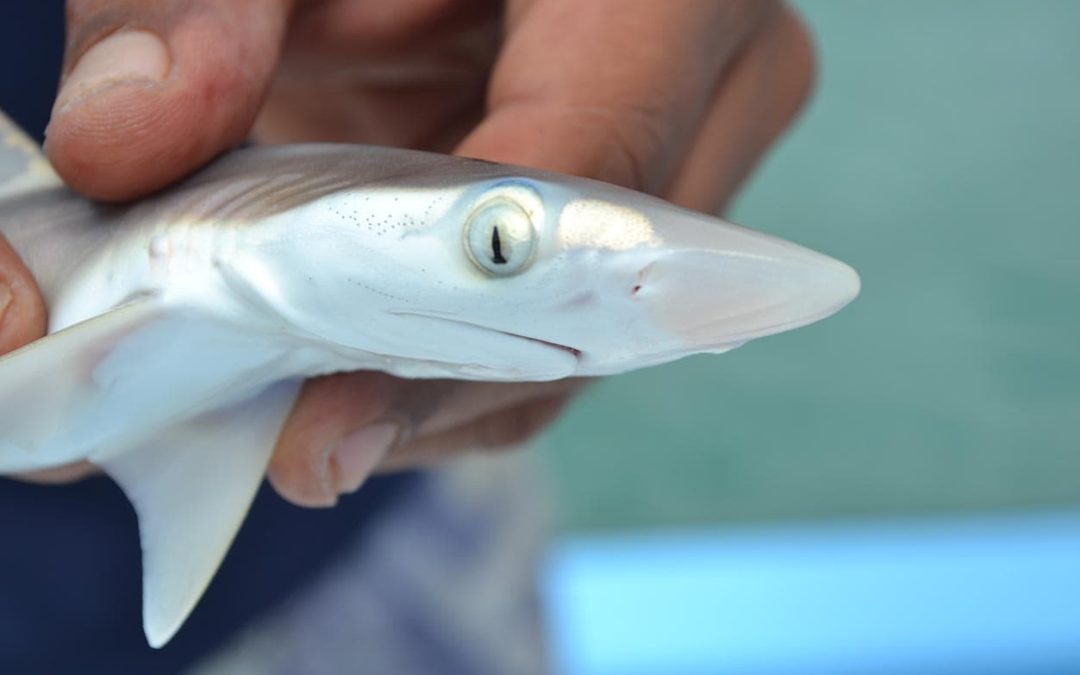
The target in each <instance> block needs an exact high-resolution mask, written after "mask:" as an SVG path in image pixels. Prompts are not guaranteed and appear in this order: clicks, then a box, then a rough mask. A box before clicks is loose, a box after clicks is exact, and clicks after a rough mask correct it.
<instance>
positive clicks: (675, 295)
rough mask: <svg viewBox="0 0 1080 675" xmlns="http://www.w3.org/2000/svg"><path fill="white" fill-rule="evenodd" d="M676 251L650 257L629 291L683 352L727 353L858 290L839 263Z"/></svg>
mask: <svg viewBox="0 0 1080 675" xmlns="http://www.w3.org/2000/svg"><path fill="white" fill-rule="evenodd" d="M819 257H820V260H816V261H811V260H807V259H804V258H798V259H769V258H757V257H752V256H740V255H730V254H729V255H725V254H718V253H710V252H700V251H681V252H677V253H672V254H670V255H667V256H664V257H662V258H659V259H657V260H656V261H654V262H653V263H651V264H650V265H648V266H647V267H646V268H644V269H643V270H642V271H641V273H640V274H639V279H638V281H637V282H636V283H635V284H634V285H633V286H632V288H631V291H630V292H631V293H632V295H633V296H634V298H635V300H636V301H638V302H640V303H642V304H643V305H644V306H645V308H646V309H647V311H648V313H649V314H650V315H651V316H652V318H653V320H654V322H655V323H656V325H657V326H658V327H659V328H661V329H662V330H664V331H666V332H669V333H672V334H674V335H676V336H678V337H679V338H680V339H681V340H682V341H683V342H684V343H685V346H686V347H687V348H689V349H698V350H708V349H709V348H717V349H728V348H731V347H732V346H735V345H738V344H741V343H743V342H746V341H747V340H751V339H754V338H758V337H762V336H765V335H771V334H773V333H779V332H782V331H786V330H790V329H792V328H797V327H799V326H804V325H806V324H809V323H812V322H814V321H817V320H819V319H823V318H825V317H827V316H829V315H830V314H832V313H834V312H836V311H838V310H839V309H840V308H841V307H843V306H844V305H846V304H847V303H849V302H850V301H851V300H852V299H853V298H854V297H855V296H856V295H857V294H858V291H859V278H858V275H856V274H855V271H854V270H852V269H851V268H850V267H848V266H847V265H845V264H844V263H841V262H839V261H836V260H833V259H832V258H827V257H825V256H819Z"/></svg>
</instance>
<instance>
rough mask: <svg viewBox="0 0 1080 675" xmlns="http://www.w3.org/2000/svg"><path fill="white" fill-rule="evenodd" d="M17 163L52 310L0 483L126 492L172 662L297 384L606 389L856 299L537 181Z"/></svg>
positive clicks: (380, 151)
mask: <svg viewBox="0 0 1080 675" xmlns="http://www.w3.org/2000/svg"><path fill="white" fill-rule="evenodd" d="M0 146H2V147H0V232H3V234H4V235H5V236H6V237H7V238H8V240H9V241H10V242H11V244H12V245H13V246H14V247H15V249H16V251H17V252H18V253H19V254H20V255H21V256H22V258H23V260H24V261H25V262H26V264H27V266H28V267H29V269H30V270H31V271H32V272H33V274H34V276H35V278H36V279H37V281H38V284H39V286H40V288H41V291H42V293H43V294H44V296H45V299H46V302H47V304H48V307H49V311H50V313H49V333H50V334H49V336H48V337H46V338H43V339H41V340H38V341H36V342H34V343H32V344H30V345H28V346H26V347H23V348H22V349H19V350H17V351H15V352H13V353H11V354H9V355H7V356H5V357H3V358H0V473H12V472H23V471H30V470H35V469H43V468H48V467H53V466H57V465H61V464H65V463H68V462H73V461H76V460H89V461H90V462H93V463H94V464H96V465H98V466H100V467H101V468H102V469H103V470H104V471H106V472H107V473H108V474H109V475H110V476H112V477H113V478H114V479H115V480H116V481H117V482H118V483H119V484H120V486H121V487H122V488H123V490H124V492H125V493H126V494H127V496H128V497H129V499H130V500H131V501H132V503H133V504H134V506H135V509H136V512H137V513H138V517H139V530H140V536H141V539H142V547H143V570H144V579H143V616H144V628H145V631H146V636H147V639H148V641H149V643H150V644H151V645H153V646H155V647H157V646H161V645H163V644H164V643H165V642H167V641H168V640H169V639H170V638H171V637H172V635H173V634H174V633H175V632H176V631H177V630H178V629H179V627H180V625H181V624H182V623H183V621H184V619H185V618H186V617H187V615H188V614H189V613H190V611H191V610H192V608H193V607H194V606H195V603H196V602H197V601H198V599H199V597H200V596H201V594H202V593H203V591H204V589H205V588H206V586H207V584H208V583H209V581H210V579H211V577H212V576H213V574H214V572H215V571H216V569H217V567H218V565H219V564H220V562H221V559H222V558H223V556H224V554H225V551H226V550H227V548H228V546H229V544H230V543H231V541H232V539H233V536H234V535H235V533H236V531H237V529H238V528H239V526H240V523H241V521H242V520H243V518H244V515H245V514H246V512H247V510H248V508H249V506H250V503H251V500H252V498H253V496H254V493H255V491H256V488H257V487H258V484H259V482H260V480H261V479H262V477H263V474H264V472H265V469H266V465H267V462H268V461H269V456H270V453H271V451H272V449H273V447H274V442H275V439H276V437H277V435H278V432H279V431H280V428H281V426H282V423H283V421H284V419H285V416H286V415H287V413H288V411H289V409H290V406H291V405H292V403H293V402H294V400H295V397H296V394H297V391H298V387H299V385H300V383H301V382H302V380H303V379H304V378H308V377H312V376H317V375H323V374H327V373H335V372H342V371H355V370H381V371H386V372H388V373H392V374H394V375H398V376H401V377H409V378H459V379H479V380H502V381H539V380H553V379H558V378H564V377H570V376H575V377H576V376H597V375H608V374H612V373H619V372H624V371H627V370H632V369H635V368H641V367H644V366H651V365H655V364H660V363H664V362H668V361H672V360H675V359H678V358H681V357H683V356H687V355H689V354H695V353H700V352H712V353H720V352H725V351H728V350H730V349H732V348H734V347H737V346H738V345H740V344H742V343H744V342H746V341H747V340H751V339H753V338H757V337H761V336H764V335H769V334H773V333H778V332H780V331H785V330H788V329H791V328H795V327H798V326H802V325H805V324H808V323H811V322H813V321H816V320H818V319H821V318H823V317H826V316H828V315H830V314H832V313H833V312H835V311H837V310H838V309H840V308H841V307H842V306H843V305H845V304H846V303H848V302H849V301H851V300H852V299H853V298H854V297H855V295H856V294H857V293H858V290H859V280H858V277H857V275H856V274H855V272H854V271H853V270H852V269H851V268H850V267H848V266H847V265H844V264H843V263H840V262H838V261H836V260H833V259H831V258H828V257H826V256H823V255H821V254H818V253H815V252H813V251H810V250H807V249H805V248H802V247H800V246H797V245H795V244H791V243H788V242H785V241H781V240H779V239H776V238H773V237H770V236H767V235H765V234H761V233H757V232H753V231H751V230H747V229H743V228H740V227H737V226H734V225H730V224H728V223H725V222H723V221H720V220H718V219H716V218H713V217H710V216H706V215H703V214H700V213H695V212H692V211H688V210H685V209H682V208H678V207H676V206H674V205H672V204H669V203H667V202H664V201H662V200H659V199H656V198H653V197H649V196H647V195H644V194H640V193H637V192H633V191H630V190H625V189H621V188H618V187H614V186H611V185H607V184H604V183H599V182H596V181H591V180H586V179H581V178H572V177H567V176H562V175H557V174H552V173H546V172H541V171H535V170H532V169H525V168H520V167H511V166H504V165H498V164H492V163H489V162H482V161H476V160H469V159H463V158H460V157H452V156H445V155H436V154H427V153H421V152H413V151H406V150H397V149H388V148H378V147H366V146H350V145H295V146H279V147H254V148H249V149H245V150H240V151H236V152H233V153H231V154H228V155H226V156H224V157H222V158H221V159H219V160H218V161H216V162H215V163H213V164H212V165H211V166H209V167H207V168H206V169H204V170H203V171H201V172H199V173H197V174H195V175H194V176H192V177H191V178H189V179H187V180H186V181H184V182H182V183H180V184H179V185H177V186H175V187H173V188H171V189H169V190H166V191H163V192H160V193H158V194H156V195H153V196H151V197H149V198H146V199H144V200H142V201H138V202H134V203H131V204H127V205H123V206H116V205H103V204H97V203H93V202H90V201H87V200H84V199H82V198H80V197H79V196H78V195H76V194H74V193H73V192H71V191H70V190H68V189H67V188H65V187H64V186H63V185H62V183H61V181H60V180H59V178H58V177H57V176H56V175H55V174H54V173H53V171H52V169H51V168H50V166H49V164H48V162H47V161H46V160H45V158H44V157H43V156H42V155H41V154H40V151H39V149H38V148H37V147H36V145H35V144H34V143H33V142H32V141H30V140H29V139H27V138H26V137H25V136H24V135H23V134H22V133H21V132H20V131H19V130H18V129H17V128H16V127H15V126H14V125H12V124H11V123H10V121H8V120H7V119H6V118H3V117H2V115H0ZM0 536H2V533H0Z"/></svg>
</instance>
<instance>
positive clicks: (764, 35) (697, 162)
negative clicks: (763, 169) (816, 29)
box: [665, 7, 814, 213]
mask: <svg viewBox="0 0 1080 675" xmlns="http://www.w3.org/2000/svg"><path fill="white" fill-rule="evenodd" d="M813 79H814V49H813V43H812V40H811V37H810V34H809V32H808V31H807V29H806V27H805V26H804V25H803V23H802V22H801V21H800V20H799V18H798V16H797V15H796V14H795V13H794V12H793V11H791V10H790V8H787V7H783V8H781V9H780V10H779V11H777V12H775V13H774V14H773V15H771V16H770V17H769V18H768V19H767V20H766V21H764V22H763V23H762V25H761V27H760V28H759V29H758V30H757V32H756V33H755V34H754V36H753V38H752V39H751V40H750V41H749V42H748V43H747V45H746V47H745V48H744V49H743V51H742V52H741V53H740V54H739V56H738V57H737V58H736V59H735V61H734V62H733V63H732V66H731V68H730V69H728V70H727V71H726V72H725V73H724V75H723V77H722V80H721V83H720V85H719V86H718V88H717V90H716V93H715V95H714V98H713V101H712V103H711V104H710V109H709V111H708V112H707V113H706V115H705V118H704V122H703V123H702V126H701V129H700V131H699V132H698V134H697V137H696V139H695V140H694V143H693V144H692V149H691V151H690V153H689V156H688V157H687V158H686V159H685V161H684V162H683V164H682V166H681V167H680V168H679V171H678V173H677V174H676V176H675V179H674V180H673V182H672V185H671V187H670V188H669V189H668V190H667V191H666V194H665V197H667V198H668V199H669V200H671V201H673V202H676V203H678V204H681V205H683V206H687V207H689V208H692V209H697V210H700V211H706V212H711V213H715V212H718V211H720V210H721V209H722V208H723V206H724V205H725V204H726V203H727V202H728V201H729V200H730V199H731V197H732V196H733V195H734V194H735V192H736V191H737V190H738V188H739V186H740V185H741V184H742V182H743V180H745V179H746V177H747V176H748V175H749V174H750V172H751V170H753V168H754V166H755V165H756V164H757V162H758V160H759V159H760V158H761V157H762V156H763V155H764V154H765V152H766V150H767V149H768V147H769V146H770V145H771V144H772V143H773V142H775V141H776V139H777V138H778V137H779V136H780V135H781V134H782V133H783V131H784V130H785V129H786V128H787V127H788V125H790V124H791V122H792V120H793V119H794V118H795V116H796V115H797V114H798V112H799V111H800V110H801V109H802V107H803V105H804V104H805V102H806V100H807V98H808V97H809V95H810V90H811V86H812V84H813Z"/></svg>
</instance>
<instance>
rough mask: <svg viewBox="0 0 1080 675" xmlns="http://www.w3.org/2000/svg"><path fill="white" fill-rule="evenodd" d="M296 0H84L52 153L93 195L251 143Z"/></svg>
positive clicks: (155, 182)
mask: <svg viewBox="0 0 1080 675" xmlns="http://www.w3.org/2000/svg"><path fill="white" fill-rule="evenodd" d="M290 6H291V0H201V1H198V2H186V1H184V0H167V1H161V2H140V1H139V0H73V1H72V2H70V3H69V4H68V35H69V40H68V46H67V54H66V56H65V67H64V74H63V77H62V80H61V88H60V92H59V94H58V95H57V100H56V104H55V106H54V107H53V116H52V120H51V121H50V123H49V127H48V130H47V132H46V134H47V139H48V140H47V142H46V151H47V153H48V155H49V159H50V160H52V163H53V165H54V166H55V167H56V169H57V171H58V172H59V173H60V175H61V176H63V178H64V179H65V180H66V181H67V182H68V183H69V184H71V185H72V186H73V187H74V188H75V189H77V190H79V191H81V192H83V193H85V194H87V195H88V196H90V197H94V198H97V199H106V200H119V199H127V198H131V197H135V196H137V195H140V194H142V193H146V192H149V191H151V190H154V189H156V188H159V187H162V186H164V185H166V184H167V183H169V182H171V181H173V180H175V179H176V178H179V177H180V176H183V175H185V174H186V173H188V172H190V171H192V170H194V169H195V168H197V167H198V166H200V165H201V164H203V163H204V162H206V161H207V160H209V159H210V158H212V157H213V156H215V155H217V154H218V153H220V152H221V151H222V150H224V149H226V148H228V147H230V146H233V145H236V144H238V143H240V142H241V141H242V140H243V139H244V137H245V135H246V134H247V132H248V129H249V128H250V126H251V123H252V120H253V119H254V117H255V114H256V112H257V109H258V107H259V104H260V102H261V100H262V98H263V95H264V92H265V89H266V87H267V84H268V82H269V80H270V77H271V75H272V73H273V69H274V65H275V63H276V60H277V56H278V51H279V49H280V44H281V39H282V34H283V31H284V26H285V22H286V19H287V17H288V14H289V11H290Z"/></svg>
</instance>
